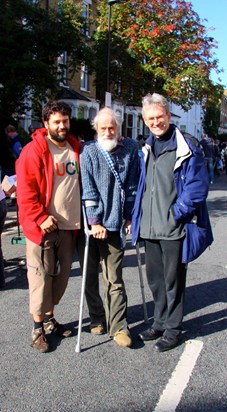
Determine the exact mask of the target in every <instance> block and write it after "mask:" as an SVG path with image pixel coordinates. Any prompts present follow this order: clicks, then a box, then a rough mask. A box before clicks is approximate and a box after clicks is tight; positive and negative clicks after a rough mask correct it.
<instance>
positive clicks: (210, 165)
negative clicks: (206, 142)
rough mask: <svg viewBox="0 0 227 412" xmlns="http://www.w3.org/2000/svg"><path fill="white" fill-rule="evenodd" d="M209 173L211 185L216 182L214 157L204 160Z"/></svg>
mask: <svg viewBox="0 0 227 412" xmlns="http://www.w3.org/2000/svg"><path fill="white" fill-rule="evenodd" d="M204 160H205V162H206V165H207V170H208V173H209V178H210V183H211V182H213V181H214V162H213V158H212V157H205V158H204Z"/></svg>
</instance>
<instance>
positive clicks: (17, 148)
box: [5, 124, 24, 159]
mask: <svg viewBox="0 0 227 412" xmlns="http://www.w3.org/2000/svg"><path fill="white" fill-rule="evenodd" d="M5 133H6V136H8V137H9V139H10V146H11V149H12V151H13V153H14V156H15V158H16V159H18V157H19V156H20V154H21V150H22V149H23V146H24V143H23V140H22V138H21V137H20V135H19V133H18V132H17V129H16V127H14V126H12V125H11V124H9V125H8V126H6V128H5Z"/></svg>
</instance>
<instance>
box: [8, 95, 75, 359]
mask: <svg viewBox="0 0 227 412" xmlns="http://www.w3.org/2000/svg"><path fill="white" fill-rule="evenodd" d="M70 116H71V108H70V107H69V106H68V105H67V104H66V103H64V102H61V101H49V102H48V103H47V104H46V105H45V106H44V108H43V122H44V126H45V127H44V128H41V129H37V130H36V131H35V132H34V133H33V140H32V141H31V142H30V143H28V144H27V145H26V146H25V147H24V149H23V151H22V153H21V155H20V157H19V159H18V160H17V164H16V172H17V200H18V206H19V219H20V224H21V226H22V228H23V232H24V235H25V237H26V258H27V269H28V270H27V276H28V283H29V297H30V313H31V314H32V316H33V322H34V326H33V331H32V347H33V348H35V349H37V350H39V351H40V352H47V351H48V350H49V343H48V340H47V338H46V335H45V333H46V332H51V333H53V334H57V335H58V336H60V337H69V336H71V335H72V331H71V330H70V329H67V328H66V327H65V326H64V325H62V324H60V323H58V322H57V321H56V319H55V317H54V307H55V305H57V304H58V303H59V301H60V300H61V298H62V296H63V294H64V292H65V290H66V287H67V283H68V278H69V274H70V270H71V264H72V257H73V252H74V248H75V234H76V231H77V230H78V229H79V228H80V208H81V200H80V182H79V152H80V143H79V142H78V141H77V139H75V138H74V136H72V135H70V134H69V128H70Z"/></svg>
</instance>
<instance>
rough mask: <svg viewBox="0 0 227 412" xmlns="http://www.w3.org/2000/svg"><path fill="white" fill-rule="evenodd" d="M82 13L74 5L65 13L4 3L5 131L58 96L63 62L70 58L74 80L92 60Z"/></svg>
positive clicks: (0, 31) (1, 77) (0, 29)
mask: <svg viewBox="0 0 227 412" xmlns="http://www.w3.org/2000/svg"><path fill="white" fill-rule="evenodd" d="M84 25H85V22H84V20H83V18H82V14H81V9H80V7H79V6H78V5H75V2H74V1H72V0H66V1H64V2H63V3H62V5H61V8H59V7H58V8H57V9H51V8H50V9H49V10H46V9H44V8H41V7H40V6H39V2H38V3H35V4H33V3H31V2H28V1H26V0H1V14H0V60H1V65H0V83H1V84H2V85H3V88H2V89H1V90H0V115H1V123H2V124H3V125H4V124H6V123H7V122H8V120H9V119H10V117H11V116H12V115H13V114H15V113H17V114H18V115H20V114H21V113H23V112H24V110H25V109H26V108H27V104H28V102H29V98H30V97H31V96H32V103H33V105H34V104H35V103H40V102H41V101H43V100H44V99H45V97H46V96H49V97H50V96H53V95H54V93H55V92H56V90H57V88H58V85H59V80H60V78H61V72H62V71H63V70H64V69H65V68H66V66H65V65H64V64H62V65H59V64H57V59H58V57H60V56H61V55H62V53H64V52H66V53H67V57H68V62H67V63H68V67H67V75H68V77H69V78H70V77H72V76H73V73H74V72H75V70H76V68H77V67H78V66H79V65H80V64H81V62H82V61H83V62H84V61H85V62H86V59H89V48H88V46H87V41H86V42H85V37H84V35H83V32H84V31H83V27H84Z"/></svg>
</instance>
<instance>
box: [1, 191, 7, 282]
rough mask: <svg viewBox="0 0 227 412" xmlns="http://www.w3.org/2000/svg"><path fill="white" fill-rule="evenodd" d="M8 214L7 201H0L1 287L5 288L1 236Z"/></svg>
mask: <svg viewBox="0 0 227 412" xmlns="http://www.w3.org/2000/svg"><path fill="white" fill-rule="evenodd" d="M6 213H7V206H6V200H5V199H2V200H1V201H0V287H4V286H5V276H4V262H3V254H2V239H1V235H2V232H3V226H4V223H5V220H6Z"/></svg>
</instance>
